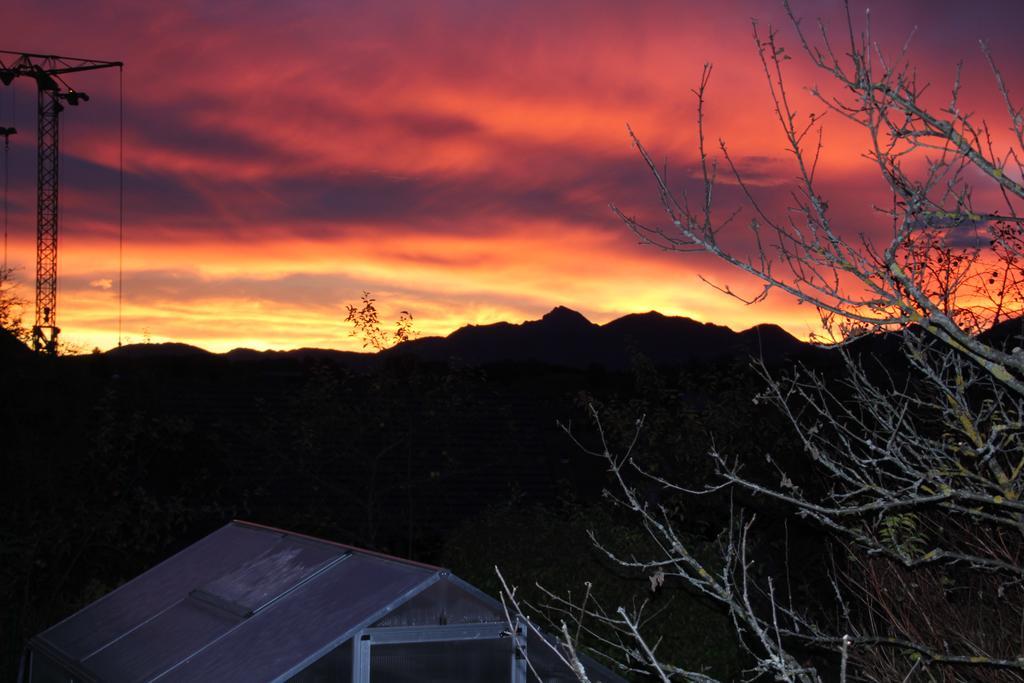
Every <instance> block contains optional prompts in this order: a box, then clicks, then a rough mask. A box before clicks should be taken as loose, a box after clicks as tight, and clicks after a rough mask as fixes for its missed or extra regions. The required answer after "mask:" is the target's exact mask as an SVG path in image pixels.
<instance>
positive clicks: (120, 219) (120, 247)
mask: <svg viewBox="0 0 1024 683" xmlns="http://www.w3.org/2000/svg"><path fill="white" fill-rule="evenodd" d="M118 74H119V77H120V99H119V109H118V118H119V121H118V124H119V126H120V130H119V132H118V170H117V173H118V187H117V345H118V347H120V346H121V333H122V330H123V322H124V317H123V304H124V65H123V64H122V65H121V66H119V67H118Z"/></svg>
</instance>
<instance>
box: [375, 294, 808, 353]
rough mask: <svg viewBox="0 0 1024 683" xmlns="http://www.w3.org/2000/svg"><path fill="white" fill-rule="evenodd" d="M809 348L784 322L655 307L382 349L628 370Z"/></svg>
mask: <svg viewBox="0 0 1024 683" xmlns="http://www.w3.org/2000/svg"><path fill="white" fill-rule="evenodd" d="M807 347H808V345H807V344H805V343H803V342H801V341H799V340H798V339H796V338H795V337H793V336H792V335H790V334H789V333H788V332H786V331H785V330H783V329H782V328H781V327H778V326H777V325H758V326H756V327H752V328H750V329H749V330H745V331H743V332H734V331H733V330H731V329H729V328H728V327H723V326H721V325H714V324H712V323H701V322H697V321H696V320H692V319H690V318H685V317H675V316H665V315H662V314H661V313H657V312H655V311H651V312H649V313H638V314H631V315H626V316H623V317H621V318H618V319H616V320H613V321H611V322H609V323H606V324H604V325H596V324H594V323H592V322H590V321H589V320H587V319H586V318H585V317H584V316H583V315H581V314H580V313H578V312H576V311H573V310H571V309H569V308H565V307H564V306H558V307H556V308H554V309H552V310H551V311H550V312H548V313H547V314H545V315H544V316H543V317H542V318H541V319H540V320H530V321H527V322H524V323H521V324H518V325H516V324H512V323H505V322H502V323H494V324H491V325H467V326H466V327H462V328H459V329H458V330H456V331H455V332H453V333H452V334H450V335H448V336H447V337H426V338H423V339H414V340H411V341H408V342H405V343H403V344H399V345H398V346H396V347H394V348H391V349H388V350H386V351H383V352H382V354H381V355H382V356H389V355H400V354H408V355H413V356H416V357H418V358H420V359H422V360H428V361H450V360H457V361H460V362H463V363H467V364H471V365H484V364H489V363H500V362H538V363H545V364H548V365H558V366H565V367H588V366H591V365H600V366H604V367H607V368H613V369H619V368H624V367H628V366H629V363H630V358H631V356H632V355H633V354H635V353H640V354H643V355H645V356H646V357H648V358H649V359H650V360H651V361H652V362H654V363H656V364H659V365H661V364H665V365H678V364H685V363H691V362H695V361H711V360H720V359H724V358H732V357H746V356H757V357H763V358H764V359H765V360H766V361H769V362H771V361H775V360H779V359H781V358H783V357H785V356H788V355H791V354H793V353H797V352H800V351H802V350H804V349H806V348H807Z"/></svg>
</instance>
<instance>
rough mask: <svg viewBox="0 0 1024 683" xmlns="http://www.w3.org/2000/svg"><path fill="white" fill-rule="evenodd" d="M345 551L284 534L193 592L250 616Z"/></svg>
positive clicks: (194, 594)
mask: <svg viewBox="0 0 1024 683" xmlns="http://www.w3.org/2000/svg"><path fill="white" fill-rule="evenodd" d="M342 554H346V553H345V551H342V550H339V549H338V548H335V547H333V546H329V545H327V544H326V543H315V544H314V543H307V542H304V541H302V540H301V539H297V538H293V537H290V536H285V537H283V538H282V539H281V540H280V541H278V542H277V543H276V544H275V545H274V547H272V548H270V549H268V550H266V551H265V552H263V553H262V554H260V555H258V556H256V557H254V558H251V559H248V560H247V561H246V562H244V563H242V564H241V565H240V566H238V567H235V568H234V569H233V570H232V571H230V572H228V573H227V574H224V575H222V576H219V577H217V578H216V579H214V580H213V581H210V582H208V583H206V584H205V585H203V586H200V587H199V588H197V589H196V590H194V591H192V593H191V595H192V597H194V598H198V599H200V600H204V601H206V602H210V603H213V604H215V605H217V606H218V607H220V608H221V609H226V610H227V611H229V612H232V613H234V614H237V615H238V616H240V617H247V616H249V615H251V614H253V613H254V612H257V611H258V610H259V609H260V608H261V607H263V606H264V605H266V604H267V603H269V602H270V601H272V600H273V599H274V598H276V597H278V596H279V595H281V594H282V593H285V592H286V591H288V590H290V589H291V588H294V587H295V586H297V585H298V584H300V583H302V582H303V581H304V580H306V579H307V578H309V577H310V576H312V575H313V574H315V573H316V572H317V571H318V570H320V569H321V568H323V567H324V566H325V565H326V564H327V563H329V562H331V561H333V560H335V559H336V558H337V557H338V556H339V555H342Z"/></svg>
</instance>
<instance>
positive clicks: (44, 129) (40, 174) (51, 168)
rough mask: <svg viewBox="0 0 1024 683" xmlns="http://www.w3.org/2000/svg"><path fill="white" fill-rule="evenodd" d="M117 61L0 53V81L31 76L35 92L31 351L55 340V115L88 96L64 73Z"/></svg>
mask: <svg viewBox="0 0 1024 683" xmlns="http://www.w3.org/2000/svg"><path fill="white" fill-rule="evenodd" d="M123 66H124V64H123V63H122V62H106V61H100V60H97V59H79V58H76V57H58V56H56V55H39V54H32V53H28V52H8V51H6V50H0V83H3V84H4V85H5V86H8V85H11V83H13V82H14V79H15V78H18V77H19V76H25V77H28V78H33V79H35V81H36V85H37V87H38V90H39V108H38V125H39V133H38V151H37V166H36V175H37V181H38V182H37V189H36V192H37V195H36V196H37V201H36V317H35V324H34V325H33V326H32V347H33V348H34V349H35V350H36V351H37V352H40V353H47V354H56V353H57V337H58V335H59V334H60V328H59V327H57V233H58V227H59V226H58V222H59V219H60V215H59V212H58V193H59V190H60V114H61V112H62V111H64V105H65V104H68V105H71V106H77V105H79V104H80V103H82V102H88V101H89V96H88V95H86V94H85V93H84V92H79V91H77V90H75V89H73V88H71V87H70V86H69V85H68V84H67V83H66V82H65V81H64V79H63V78H62V77H63V76H64V75H66V74H70V73H76V72H79V71H95V70H97V69H111V68H118V69H121V68H122V67H123Z"/></svg>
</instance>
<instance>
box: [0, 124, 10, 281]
mask: <svg viewBox="0 0 1024 683" xmlns="http://www.w3.org/2000/svg"><path fill="white" fill-rule="evenodd" d="M10 156H11V136H10V134H9V133H8V132H7V130H6V129H5V130H4V265H3V269H2V270H0V282H2V281H4V280H6V279H7V223H8V217H9V211H10V207H9V206H8V203H7V194H8V188H9V187H10V173H9V171H10Z"/></svg>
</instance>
